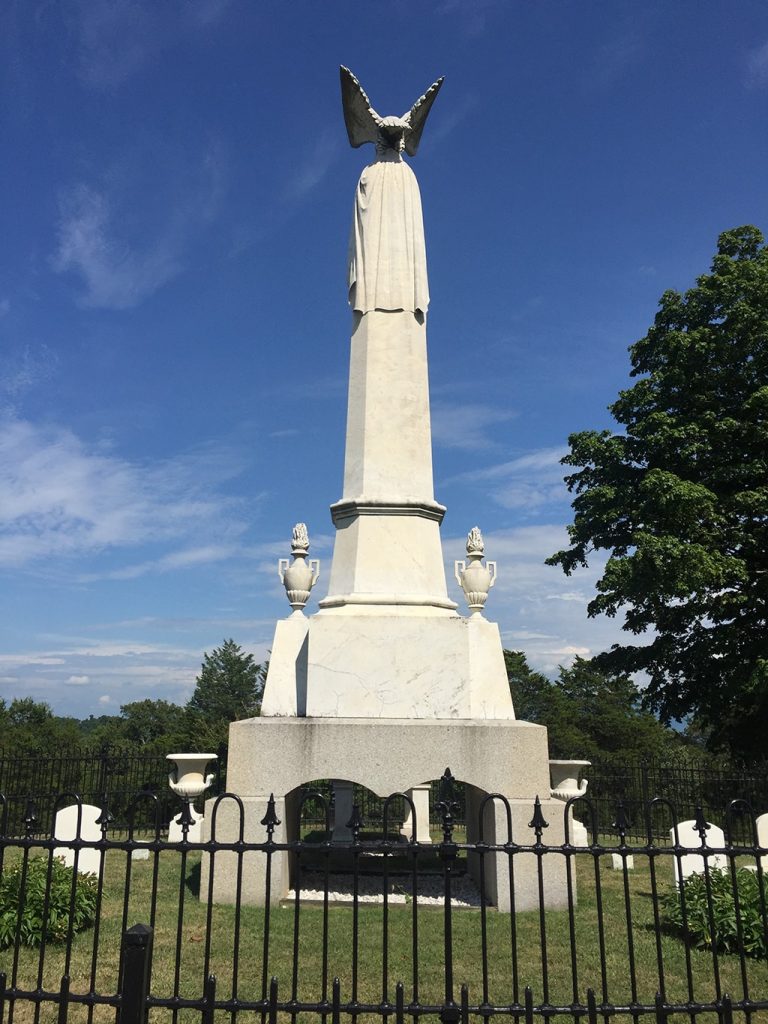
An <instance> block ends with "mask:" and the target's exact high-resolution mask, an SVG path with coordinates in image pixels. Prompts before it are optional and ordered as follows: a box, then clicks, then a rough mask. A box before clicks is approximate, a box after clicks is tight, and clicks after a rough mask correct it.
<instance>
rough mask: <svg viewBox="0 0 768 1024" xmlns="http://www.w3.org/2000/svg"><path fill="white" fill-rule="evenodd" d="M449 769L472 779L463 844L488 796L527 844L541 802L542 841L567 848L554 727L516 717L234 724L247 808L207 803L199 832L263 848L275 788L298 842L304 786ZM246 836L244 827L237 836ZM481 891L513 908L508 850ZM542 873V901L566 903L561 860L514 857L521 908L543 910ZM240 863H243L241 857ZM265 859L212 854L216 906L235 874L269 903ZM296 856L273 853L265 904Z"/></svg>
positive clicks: (284, 835) (395, 780)
mask: <svg viewBox="0 0 768 1024" xmlns="http://www.w3.org/2000/svg"><path fill="white" fill-rule="evenodd" d="M446 767H450V769H451V772H452V773H453V775H454V777H455V778H456V779H457V780H459V781H461V782H464V783H466V784H467V791H468V806H467V827H468V839H469V841H470V842H474V841H476V840H477V839H479V838H480V829H479V822H478V817H479V810H480V805H481V802H482V799H483V797H484V796H485V795H486V794H488V793H498V794H502V795H503V796H505V797H506V798H507V800H509V802H510V807H511V817H512V839H513V840H514V841H515V842H517V843H520V844H523V845H528V844H532V843H533V842H534V841H535V836H534V833H533V830H532V829H531V828H529V822H530V821H531V818H532V816H533V804H534V800H535V798H536V796H537V795H538V796H540V797H543V799H542V810H543V813H544V817H545V818H546V820H547V821H548V822H549V827H548V829H547V831H546V842H547V843H549V844H558V843H562V842H563V805H562V804H561V803H560V802H559V801H557V800H552V799H550V798H549V771H548V758H547V731H546V729H545V728H543V727H542V726H539V725H532V724H531V723H529V722H515V721H485V722H483V721H468V720H456V721H446V720H433V721H427V720H422V721H412V720H403V719H387V720H380V721H376V720H370V719H369V720H363V719H343V718H342V719H338V718H337V719H329V718H323V719H311V718H303V719H302V718H291V719H288V718H284V719H280V718H277V719H276V718H272V719H266V718H254V719H248V720H246V721H242V722H234V723H233V724H232V725H231V726H230V744H229V761H228V772H227V784H228V787H229V789H230V790H231V791H232V792H234V793H237V794H238V795H239V797H240V800H241V801H242V808H243V811H242V815H241V811H240V805H239V804H238V803H237V801H235V800H234V799H228V800H224V801H222V802H221V803H220V804H219V806H218V808H217V809H216V813H215V814H214V808H213V804H214V801H213V800H209V801H208V802H207V804H206V816H205V819H204V826H203V827H204V830H205V834H206V837H207V838H215V839H216V840H217V841H219V842H234V841H237V839H238V838H239V837H240V835H241V834H242V838H243V839H244V840H245V841H246V842H251V843H260V842H263V841H264V840H265V837H266V831H265V828H264V826H262V825H261V824H260V822H261V819H262V818H263V817H264V814H265V812H266V808H267V801H268V799H269V795H270V793H274V796H275V801H276V805H275V806H276V811H277V816H278V818H279V819H280V822H281V824H280V826H279V827H278V828H277V830H276V832H275V841H277V842H289V841H291V840H294V839H297V838H298V821H297V814H298V805H299V795H300V787H301V786H302V785H305V784H307V783H311V782H313V781H315V780H317V779H328V778H334V779H337V780H345V781H347V782H350V783H351V782H358V783H360V784H362V785H364V786H366V787H367V788H369V789H371V790H372V791H373V792H375V793H377V794H378V795H379V796H389V795H390V794H391V793H395V792H400V793H405V792H407V791H408V790H409V789H413V788H414V787H415V786H418V785H422V784H424V783H425V782H426V781H428V780H434V779H439V778H440V777H441V775H442V774H443V772H444V771H445V768H446ZM241 830H242V831H241ZM482 838H483V839H484V840H485V841H486V842H488V843H491V844H494V843H500V844H503V843H505V842H506V841H507V839H508V835H507V822H506V812H505V809H504V807H503V805H502V804H501V803H500V802H499V801H494V802H493V803H489V804H488V805H486V810H485V813H484V821H483V837H482ZM482 856H483V861H484V863H483V874H484V884H485V890H486V895H487V896H488V898H489V900H490V901H491V902H493V903H494V904H495V905H496V906H497V907H498V908H499V910H506V911H508V910H509V909H510V906H511V901H510V890H509V855H508V854H506V853H504V852H489V853H487V854H483V855H482ZM540 859H541V860H542V862H543V866H544V898H545V904H546V906H547V907H552V908H554V907H563V906H565V905H566V903H567V893H566V885H565V858H563V857H559V856H557V855H552V856H549V857H544V858H539V857H537V856H536V855H535V854H515V870H514V877H515V909H516V910H530V909H533V908H535V907H537V906H538V874H537V872H538V864H539V860H540ZM479 860H480V855H474V856H473V857H472V858H471V859H470V864H469V868H470V872H471V873H472V875H473V877H474V878H475V880H476V881H479V878H480V863H479ZM240 861H242V863H241V864H240V863H239V862H240ZM266 868H267V858H266V855H265V854H264V853H261V852H254V853H247V854H244V855H239V854H237V853H235V852H229V851H223V852H221V853H217V854H215V855H214V857H213V899H214V901H215V902H217V903H229V902H234V900H235V898H236V895H237V886H238V876H240V877H241V899H242V900H243V901H244V902H245V903H252V904H257V905H261V904H263V903H264V901H265V898H266V891H265V886H266ZM290 868H291V865H290V855H289V854H287V853H285V852H277V853H275V854H273V855H272V858H271V865H270V870H271V885H270V892H269V899H270V901H271V902H273V903H275V902H278V901H279V900H280V899H282V898H283V896H284V895H285V894H286V893H287V891H288V889H289V887H290V873H291V870H290ZM209 870H210V863H209V862H207V861H206V862H205V863H204V865H203V877H202V884H201V890H200V891H201V897H202V898H203V899H207V896H208V886H209V879H210V875H209Z"/></svg>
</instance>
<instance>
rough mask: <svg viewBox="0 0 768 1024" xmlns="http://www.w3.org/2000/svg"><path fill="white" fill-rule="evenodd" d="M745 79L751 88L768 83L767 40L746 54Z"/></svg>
mask: <svg viewBox="0 0 768 1024" xmlns="http://www.w3.org/2000/svg"><path fill="white" fill-rule="evenodd" d="M745 81H746V84H747V86H748V87H749V88H751V89H760V88H762V87H763V86H766V85H768V41H766V42H765V43H763V45H762V46H758V47H757V49H755V50H752V51H751V52H750V53H749V54H748V56H747V63H746V72H745Z"/></svg>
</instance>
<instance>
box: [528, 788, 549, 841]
mask: <svg viewBox="0 0 768 1024" xmlns="http://www.w3.org/2000/svg"><path fill="white" fill-rule="evenodd" d="M528 828H532V829H533V831H534V832H535V833H536V839H537V840H540V839H541V834H542V832H543V831H544V829H545V828H549V822H548V821H547V820H546V819H545V818H544V812H543V811H542V809H541V800H539V798H538V796H537V797H536V799H535V800H534V802H533V818H532V819H531V821H529V822H528Z"/></svg>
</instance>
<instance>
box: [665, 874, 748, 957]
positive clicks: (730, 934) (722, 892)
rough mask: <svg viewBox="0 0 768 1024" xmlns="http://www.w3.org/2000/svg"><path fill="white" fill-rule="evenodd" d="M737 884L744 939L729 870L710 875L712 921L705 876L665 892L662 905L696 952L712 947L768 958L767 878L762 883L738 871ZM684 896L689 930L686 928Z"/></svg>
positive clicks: (689, 878) (668, 918) (691, 876)
mask: <svg viewBox="0 0 768 1024" xmlns="http://www.w3.org/2000/svg"><path fill="white" fill-rule="evenodd" d="M735 885H736V889H737V891H738V897H739V921H740V923H741V940H739V929H738V926H737V921H736V900H735V898H734V880H733V878H732V876H731V874H730V872H728V871H722V870H720V869H719V868H712V869H710V872H709V888H710V892H711V897H712V915H711V920H710V913H709V901H708V896H707V880H706V877H705V875H704V874H694V875H689V876H688V878H686V880H685V882H684V883H683V885H682V891H681V890H679V889H677V888H675V890H674V891H672V892H668V893H665V894H664V896H662V897H661V905H662V908H663V910H664V915H665V918H666V920H667V922H668V923H669V924H671V925H672V926H673V927H675V928H677V929H678V930H679V931H681V932H683V933H684V934H686V935H687V936H688V938H689V939H690V940H691V942H692V943H693V944H694V945H695V946H696V948H697V949H711V948H712V947H713V946H714V947H715V948H716V949H718V950H720V951H721V952H724V953H738V952H739V951H740V950H743V952H744V953H745V955H746V956H754V957H765V956H766V954H767V953H768V949H766V939H765V929H764V927H763V909H764V907H766V906H768V893H766V888H767V887H766V883H765V879H762V893H761V891H760V889H761V883H760V881H758V877H757V875H756V874H755V872H753V871H747V869H746V868H738V869H737V870H736V874H735ZM683 896H684V897H685V911H686V918H687V929H686V928H685V927H684V925H683Z"/></svg>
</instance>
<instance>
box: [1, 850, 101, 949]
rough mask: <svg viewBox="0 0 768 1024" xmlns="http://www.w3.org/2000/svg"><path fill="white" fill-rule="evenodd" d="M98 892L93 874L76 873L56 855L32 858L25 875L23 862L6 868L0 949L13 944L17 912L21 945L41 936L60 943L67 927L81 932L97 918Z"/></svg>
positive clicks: (38, 941) (36, 941)
mask: <svg viewBox="0 0 768 1024" xmlns="http://www.w3.org/2000/svg"><path fill="white" fill-rule="evenodd" d="M49 869H50V879H49ZM22 885H23V887H22ZM73 886H74V892H73ZM97 891H98V886H97V881H96V876H95V875H79V874H76V873H75V871H74V869H73V868H68V867H66V865H65V864H64V862H63V861H62V860H61V859H59V858H58V857H54V858H53V859H52V860H51V861H50V862H49V860H48V858H47V857H31V858H30V859H29V861H28V863H27V868H26V877H25V874H24V865H23V862H22V863H19V864H16V865H14V867H12V868H9V869H7V870H6V871H4V872H3V876H2V879H0V949H6V948H7V947H8V946H11V945H13V943H14V941H15V937H16V931H17V929H19V914H21V924H20V929H21V931H20V935H21V943H22V945H24V946H39V945H40V944H41V942H42V941H43V938H45V941H46V942H63V941H64V940H65V939H66V938H67V935H68V934H69V930H70V928H71V930H72V932H73V933H74V932H79V931H82V930H83V929H84V928H87V927H88V926H89V925H91V924H93V922H94V920H95V918H96V897H97ZM46 892H47V894H48V896H47V900H48V906H47V908H46Z"/></svg>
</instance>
